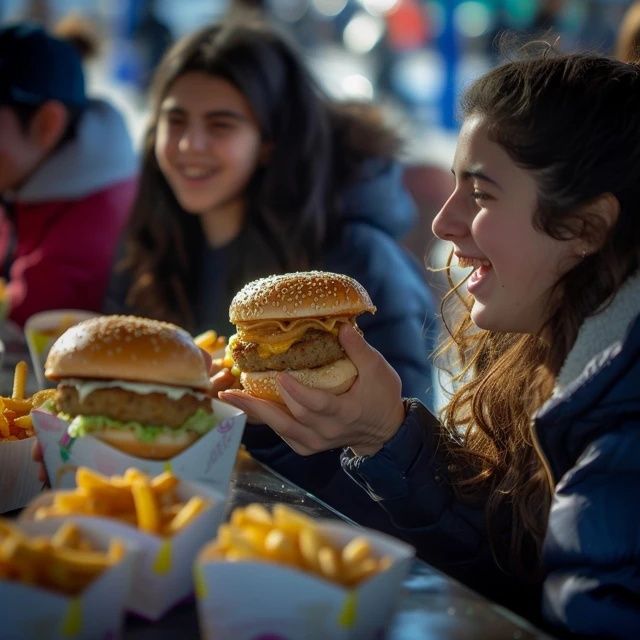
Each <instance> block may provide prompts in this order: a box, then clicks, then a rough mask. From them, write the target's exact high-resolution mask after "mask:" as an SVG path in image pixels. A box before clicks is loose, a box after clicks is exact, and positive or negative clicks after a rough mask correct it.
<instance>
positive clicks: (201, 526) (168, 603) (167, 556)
mask: <svg viewBox="0 0 640 640" xmlns="http://www.w3.org/2000/svg"><path fill="white" fill-rule="evenodd" d="M177 493H178V496H179V498H180V500H181V501H186V500H188V499H189V498H190V497H191V496H194V495H198V496H202V497H203V498H206V499H207V500H208V501H209V502H210V506H209V507H208V508H207V509H206V510H204V511H203V512H202V513H200V514H199V515H198V516H197V517H196V518H195V520H193V522H191V523H190V524H189V525H187V526H186V527H185V528H184V529H182V530H181V531H179V532H178V533H177V534H176V535H173V536H168V537H164V536H157V535H152V534H149V533H145V532H144V531H140V530H139V529H137V528H136V527H133V526H131V525H129V524H126V523H124V522H122V521H119V520H115V519H110V518H104V517H93V516H83V515H70V516H65V517H60V518H57V517H53V518H48V519H47V522H53V523H57V525H59V524H60V523H61V522H62V520H63V519H71V520H73V521H74V522H77V523H79V524H80V525H81V526H82V527H83V528H85V529H88V530H91V531H101V532H103V533H104V534H105V535H107V536H108V537H117V538H121V539H122V540H124V541H125V543H126V544H128V545H130V546H131V547H132V548H133V552H132V555H133V573H132V577H131V581H130V583H129V584H127V583H124V582H123V583H121V584H119V585H118V586H117V589H119V590H121V591H122V592H123V593H124V594H125V596H126V598H125V607H126V609H127V610H128V611H131V612H132V613H135V614H137V615H139V616H142V617H144V618H147V619H149V620H158V619H159V618H161V617H162V616H163V615H164V614H165V613H166V612H167V611H168V610H169V609H171V607H173V606H174V605H176V604H177V603H178V602H180V601H181V600H184V599H185V598H187V597H189V596H190V595H192V594H193V591H194V583H193V574H192V568H193V563H194V561H195V558H196V555H197V553H198V551H199V550H200V548H201V547H202V546H203V545H204V544H205V543H206V542H208V541H209V540H211V539H212V538H214V537H215V535H216V532H217V530H218V525H219V524H220V522H221V521H222V518H223V516H224V509H225V496H224V494H222V493H221V492H219V491H217V490H216V489H214V488H212V487H209V486H205V485H202V484H199V483H195V482H193V483H192V482H185V481H182V482H181V483H180V485H179V486H178V490H177ZM54 494H55V491H49V492H47V493H45V494H43V495H42V496H40V497H39V498H38V499H36V500H34V501H33V502H32V503H31V504H30V505H29V507H28V508H27V509H26V510H25V511H24V513H23V514H21V516H20V521H23V520H27V521H32V522H36V523H37V522H40V520H36V521H34V520H33V518H34V515H35V512H36V510H37V509H38V508H39V507H42V506H48V505H50V504H51V503H52V501H53V496H54ZM34 637H37V636H34Z"/></svg>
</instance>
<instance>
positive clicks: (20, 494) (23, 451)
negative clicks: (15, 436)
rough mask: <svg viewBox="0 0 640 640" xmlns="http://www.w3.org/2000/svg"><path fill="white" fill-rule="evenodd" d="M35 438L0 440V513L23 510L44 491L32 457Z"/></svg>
mask: <svg viewBox="0 0 640 640" xmlns="http://www.w3.org/2000/svg"><path fill="white" fill-rule="evenodd" d="M35 441H36V439H35V438H25V439H24V440H0V513H6V512H7V511H13V510H14V509H21V508H22V507H24V506H25V505H26V504H27V503H28V502H29V500H31V498H33V497H34V496H35V495H37V494H38V493H40V491H41V490H42V481H41V480H39V479H38V465H37V463H36V462H34V461H33V458H32V457H31V451H32V449H33V445H34V443H35Z"/></svg>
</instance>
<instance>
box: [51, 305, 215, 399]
mask: <svg viewBox="0 0 640 640" xmlns="http://www.w3.org/2000/svg"><path fill="white" fill-rule="evenodd" d="M45 376H46V377H47V378H49V379H51V380H60V379H63V378H83V379H85V378H91V379H97V380H110V379H111V380H129V381H134V382H145V383H150V384H151V383H158V384H166V385H172V386H179V387H191V388H193V389H200V390H202V391H208V390H209V389H210V387H211V383H210V380H209V375H208V371H207V366H206V363H205V360H204V358H203V357H202V353H201V351H200V349H199V348H198V347H197V345H196V344H195V343H194V341H193V338H192V337H191V336H190V335H189V333H187V332H186V331H185V330H184V329H181V328H180V327H177V326H176V325H173V324H170V323H168V322H159V321H157V320H151V319H148V318H138V317H135V316H101V317H98V318H91V319H89V320H85V321H84V322H80V323H79V324H76V325H74V326H73V327H71V328H69V329H67V331H65V332H64V333H63V334H62V335H61V336H60V337H59V338H58V340H56V342H55V343H54V344H53V346H52V347H51V350H50V351H49V355H48V357H47V361H46V363H45Z"/></svg>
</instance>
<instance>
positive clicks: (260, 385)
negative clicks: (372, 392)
mask: <svg viewBox="0 0 640 640" xmlns="http://www.w3.org/2000/svg"><path fill="white" fill-rule="evenodd" d="M278 373H279V372H278V371H251V372H245V373H242V374H240V382H241V383H242V387H243V388H244V390H245V391H246V392H247V393H250V394H251V395H252V396H255V397H256V398H262V399H264V400H272V401H274V402H280V403H283V400H282V398H281V397H280V392H279V391H278V385H277V382H276V376H277V374H278ZM287 373H288V374H289V375H290V376H292V377H294V378H295V379H296V380H297V381H298V382H300V384H303V385H305V386H306V387H312V388H314V389H322V390H323V391H329V392H330V393H333V394H335V395H339V394H341V393H344V392H345V391H348V390H349V389H350V388H351V385H352V384H353V383H354V382H355V380H356V378H357V377H358V370H357V369H356V368H355V366H354V364H353V362H351V360H349V359H348V358H342V359H340V360H336V361H335V362H332V363H331V364H328V365H325V366H324V367H315V368H313V369H296V370H288V371H287Z"/></svg>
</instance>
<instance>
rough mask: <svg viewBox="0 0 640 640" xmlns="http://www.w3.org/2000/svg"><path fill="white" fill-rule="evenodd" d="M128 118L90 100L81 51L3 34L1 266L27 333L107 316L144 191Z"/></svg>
mask: <svg viewBox="0 0 640 640" xmlns="http://www.w3.org/2000/svg"><path fill="white" fill-rule="evenodd" d="M136 172H137V158H136V156H135V153H134V150H133V146H132V143H131V139H130V136H129V133H128V131H127V128H126V125H125V123H124V120H123V118H122V116H121V115H120V114H119V113H118V112H117V111H116V110H115V109H114V108H113V107H112V106H111V105H109V104H108V103H107V102H105V101H103V100H95V99H90V98H89V97H88V96H87V95H86V93H85V82H84V73H83V69H82V60H81V58H80V55H79V52H78V51H77V50H76V49H75V48H74V47H73V46H72V45H71V44H70V43H68V42H66V41H63V40H61V39H58V38H56V37H54V36H52V35H50V34H48V33H47V32H46V31H44V30H43V29H42V28H40V27H39V26H36V25H33V24H29V23H20V24H13V25H9V26H4V27H1V28H0V195H1V196H2V203H1V204H0V214H2V215H0V264H1V265H2V267H3V274H2V275H3V276H4V277H5V279H6V280H7V287H6V301H7V305H6V306H7V313H8V316H9V318H10V319H11V320H13V321H14V322H15V323H17V324H18V325H19V326H23V325H24V323H25V321H26V320H27V319H28V318H29V316H31V315H32V314H34V313H36V312H38V311H43V310H47V309H60V308H79V309H88V310H96V311H97V310H99V309H100V307H101V304H102V300H103V297H104V293H105V289H106V286H107V283H108V279H109V273H110V268H111V263H112V259H113V254H114V251H115V247H116V244H117V241H118V238H119V235H120V231H121V229H122V228H123V226H124V224H125V222H126V220H127V217H128V214H129V210H130V208H131V204H132V201H133V197H134V195H135V191H136Z"/></svg>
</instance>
